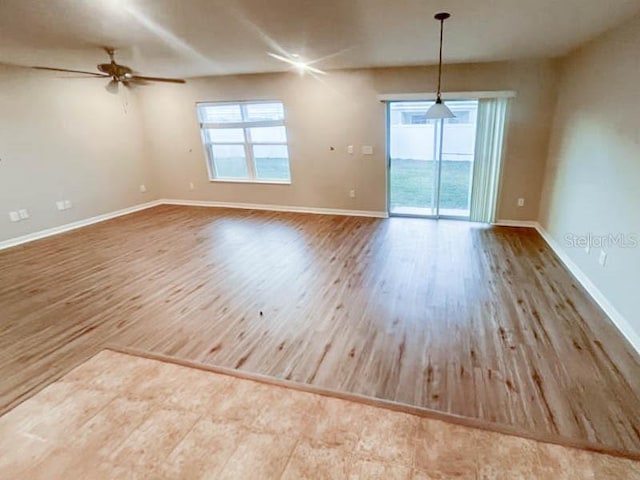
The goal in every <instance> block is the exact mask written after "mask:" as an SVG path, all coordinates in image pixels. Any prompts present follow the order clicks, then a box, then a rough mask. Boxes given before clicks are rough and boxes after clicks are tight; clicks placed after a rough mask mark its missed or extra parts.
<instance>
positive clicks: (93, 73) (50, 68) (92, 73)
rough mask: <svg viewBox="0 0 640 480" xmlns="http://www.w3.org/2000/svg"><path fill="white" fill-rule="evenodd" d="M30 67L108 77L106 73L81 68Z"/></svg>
mask: <svg viewBox="0 0 640 480" xmlns="http://www.w3.org/2000/svg"><path fill="white" fill-rule="evenodd" d="M31 68H33V69H35V70H48V71H50V72H64V73H82V74H83V75H92V76H94V77H104V78H107V77H108V75H103V74H102V73H95V72H84V71H82V70H69V69H67V68H52V67H31Z"/></svg>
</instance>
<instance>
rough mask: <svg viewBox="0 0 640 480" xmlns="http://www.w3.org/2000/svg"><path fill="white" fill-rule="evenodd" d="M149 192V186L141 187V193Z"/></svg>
mask: <svg viewBox="0 0 640 480" xmlns="http://www.w3.org/2000/svg"><path fill="white" fill-rule="evenodd" d="M146 192H147V186H146V185H140V193H146Z"/></svg>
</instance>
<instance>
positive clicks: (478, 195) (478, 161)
mask: <svg viewBox="0 0 640 480" xmlns="http://www.w3.org/2000/svg"><path fill="white" fill-rule="evenodd" d="M508 102H509V99H508V98H481V99H480V100H479V102H478V127H477V133H476V145H475V159H474V165H473V184H472V186H471V212H470V220H471V221H474V222H485V223H493V222H494V221H495V219H496V209H497V203H498V188H499V184H500V172H501V167H502V156H503V150H504V136H505V121H506V117H507V109H508V106H509V103H508Z"/></svg>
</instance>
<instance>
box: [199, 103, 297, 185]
mask: <svg viewBox="0 0 640 480" xmlns="http://www.w3.org/2000/svg"><path fill="white" fill-rule="evenodd" d="M197 108H198V119H199V120H200V131H201V133H202V142H203V144H204V147H205V150H206V152H207V166H208V169H209V178H210V179H211V180H227V181H249V182H273V183H291V174H290V171H289V148H288V146H287V130H286V128H285V120H284V106H283V105H282V102H271V101H266V102H234V103H199V104H198V105H197Z"/></svg>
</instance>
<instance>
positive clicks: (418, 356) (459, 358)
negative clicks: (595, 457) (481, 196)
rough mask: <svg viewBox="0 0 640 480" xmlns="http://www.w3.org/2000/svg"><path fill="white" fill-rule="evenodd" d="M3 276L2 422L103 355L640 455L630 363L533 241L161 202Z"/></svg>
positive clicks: (45, 247)
mask: <svg viewBox="0 0 640 480" xmlns="http://www.w3.org/2000/svg"><path fill="white" fill-rule="evenodd" d="M0 272H1V277H0V313H1V316H2V318H1V322H0V360H1V362H0V406H2V408H3V409H4V410H6V409H7V408H10V407H11V406H13V405H15V404H16V403H18V402H20V401H21V400H23V399H25V398H27V397H28V396H30V395H32V394H34V393H35V392H36V391H37V390H39V389H41V388H42V387H43V386H45V385H46V384H48V383H50V382H51V381H53V380H55V379H56V378H59V377H60V376H61V375H62V374H63V373H65V372H66V371H68V370H69V369H70V368H72V367H73V366H75V365H77V364H78V363H80V362H81V361H83V360H85V359H87V358H88V357H89V356H90V355H92V354H94V353H96V352H97V351H98V350H100V349H102V348H103V347H104V346H105V345H116V346H121V347H128V348H134V349H138V350H146V351H150V352H156V353H159V354H162V355H170V356H175V357H179V358H183V359H187V360H191V361H195V362H200V363H205V364H213V365H222V366H227V367H232V368H237V369H241V370H246V371H251V372H256V373H261V374H266V375H271V376H274V377H278V378H283V379H289V380H293V381H297V382H305V383H310V384H314V385H317V386H320V387H323V388H328V389H335V390H343V391H348V392H353V393H358V394H364V395H369V396H374V397H378V398H384V399H389V400H395V401H398V402H402V403H407V404H411V405H415V406H420V407H426V408H430V409H434V410H438V411H441V412H445V413H451V414H455V415H460V416H465V417H470V418H473V419H478V420H482V421H487V422H494V423H496V424H498V425H502V426H508V427H513V428H515V429H520V430H522V431H526V432H530V433H531V434H535V435H540V436H556V437H562V438H565V439H569V440H570V441H577V442H580V441H584V442H592V443H595V444H598V445H602V446H603V447H607V448H611V449H618V450H624V451H629V452H635V453H636V454H637V453H640V376H639V375H638V373H639V372H640V368H639V367H640V359H639V358H638V356H637V355H636V354H635V353H634V352H633V351H632V349H631V347H630V346H629V345H628V344H627V343H626V341H625V340H624V339H623V338H622V337H621V335H620V334H619V333H618V332H617V330H616V329H615V328H614V327H613V326H612V325H611V324H610V323H609V321H608V320H607V319H606V317H605V316H604V314H603V313H602V312H601V311H600V309H599V308H598V307H597V306H596V305H595V304H594V303H593V302H592V301H591V300H590V299H589V297H588V296H587V295H586V293H585V292H584V291H583V290H582V289H581V288H580V287H579V286H578V285H577V284H576V282H575V281H574V279H573V278H572V277H571V276H570V274H569V273H568V272H567V271H566V270H565V269H564V268H563V266H562V265H561V263H560V261H559V260H558V259H557V258H556V257H555V255H554V254H553V253H552V252H551V250H550V249H549V248H548V247H547V246H546V244H545V243H544V241H543V240H542V238H541V237H540V236H539V235H538V234H537V233H536V232H535V231H533V230H530V229H515V228H486V227H482V226H477V225H473V224H469V223H463V222H446V221H438V222H436V221H430V220H419V219H404V218H395V219H389V220H378V219H370V218H356V217H337V216H321V215H304V214H288V213H273V212H258V211H242V210H224V209H208V208H193V207H175V206H162V207H157V208H154V209H150V210H146V211H143V212H139V213H135V214H132V215H129V216H126V217H121V218H119V219H115V220H112V221H109V222H104V223H101V224H98V225H94V226H91V227H87V228H84V229H81V230H77V231H75V232H70V233H67V234H63V235H59V236H56V237H51V238H49V239H46V240H42V241H38V242H35V243H31V244H27V245H24V246H21V247H16V248H13V249H9V250H6V251H3V252H0Z"/></svg>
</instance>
